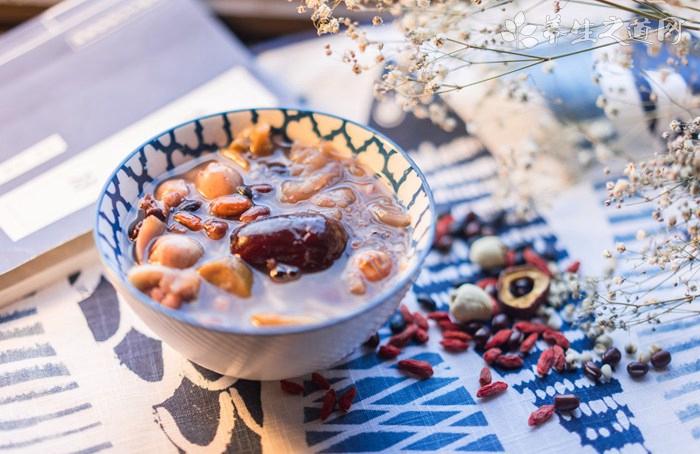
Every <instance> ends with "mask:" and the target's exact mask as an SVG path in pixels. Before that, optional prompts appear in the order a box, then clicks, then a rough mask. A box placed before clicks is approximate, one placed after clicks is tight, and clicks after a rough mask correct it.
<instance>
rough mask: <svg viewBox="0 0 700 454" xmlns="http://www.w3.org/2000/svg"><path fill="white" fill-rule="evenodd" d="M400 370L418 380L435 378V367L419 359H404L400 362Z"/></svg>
mask: <svg viewBox="0 0 700 454" xmlns="http://www.w3.org/2000/svg"><path fill="white" fill-rule="evenodd" d="M398 367H399V369H401V370H403V371H406V372H408V373H409V374H411V375H414V376H416V377H418V378H421V379H422V378H429V377H432V376H433V367H432V366H431V365H430V363H428V362H427V361H420V360H417V359H402V360H401V361H399V362H398Z"/></svg>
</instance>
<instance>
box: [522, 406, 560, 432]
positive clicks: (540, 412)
mask: <svg viewBox="0 0 700 454" xmlns="http://www.w3.org/2000/svg"><path fill="white" fill-rule="evenodd" d="M553 414H554V405H542V406H541V407H540V408H538V409H537V410H535V411H533V412H532V413H530V417H529V418H528V420H527V424H528V425H529V426H533V427H537V426H539V425H540V424H544V423H545V422H547V421H549V419H550V418H551V417H552V415H553Z"/></svg>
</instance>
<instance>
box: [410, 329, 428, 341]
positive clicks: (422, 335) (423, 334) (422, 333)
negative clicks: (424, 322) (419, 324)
mask: <svg viewBox="0 0 700 454" xmlns="http://www.w3.org/2000/svg"><path fill="white" fill-rule="evenodd" d="M428 339H430V336H429V335H428V332H427V331H426V330H424V329H421V328H418V329H417V330H416V334H414V335H413V340H415V341H416V342H418V343H419V344H425V343H426V342H428Z"/></svg>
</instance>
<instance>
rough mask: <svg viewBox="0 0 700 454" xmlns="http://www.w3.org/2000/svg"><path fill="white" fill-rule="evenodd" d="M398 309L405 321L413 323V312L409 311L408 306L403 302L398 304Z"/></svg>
mask: <svg viewBox="0 0 700 454" xmlns="http://www.w3.org/2000/svg"><path fill="white" fill-rule="evenodd" d="M399 311H401V316H402V317H403V319H404V320H406V323H408V324H411V323H413V314H412V313H411V311H409V310H408V307H406V305H405V304H402V305H401V306H399Z"/></svg>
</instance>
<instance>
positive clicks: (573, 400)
mask: <svg viewBox="0 0 700 454" xmlns="http://www.w3.org/2000/svg"><path fill="white" fill-rule="evenodd" d="M580 404H581V401H580V399H579V398H578V396H576V395H574V394H558V395H556V396H554V408H556V410H557V411H561V412H569V411H574V410H576V409H577V408H578V407H579V405H580Z"/></svg>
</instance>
